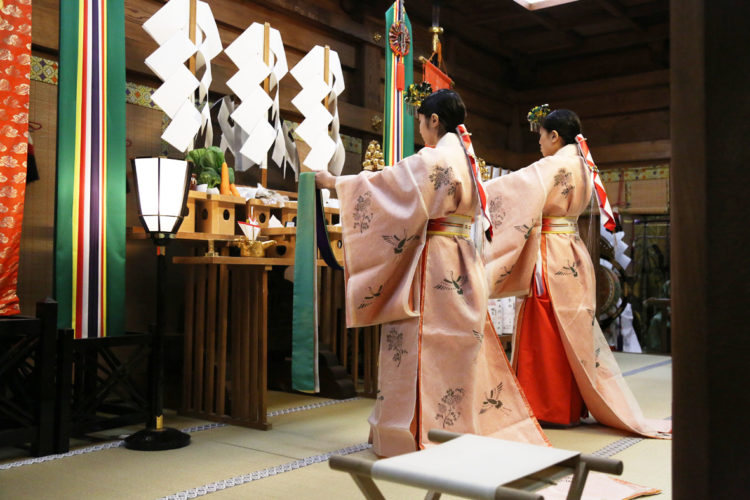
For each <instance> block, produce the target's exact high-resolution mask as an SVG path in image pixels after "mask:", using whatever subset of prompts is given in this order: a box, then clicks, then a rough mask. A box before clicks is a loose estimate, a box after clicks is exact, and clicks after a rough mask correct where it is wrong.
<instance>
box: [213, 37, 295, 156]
mask: <svg viewBox="0 0 750 500" xmlns="http://www.w3.org/2000/svg"><path fill="white" fill-rule="evenodd" d="M263 30H264V27H263V25H262V24H260V23H253V24H252V25H250V26H249V27H248V28H247V29H246V30H245V31H244V32H243V33H242V34H241V35H240V36H238V37H237V39H235V41H234V42H232V43H231V44H230V45H229V47H227V48H226V50H225V53H226V54H227V56H229V58H230V59H231V60H232V62H233V63H234V64H235V65H236V66H237V68H238V71H237V73H235V74H234V76H232V78H230V79H229V80H228V81H227V86H228V87H229V88H230V89H232V91H233V92H234V93H235V95H236V96H237V97H239V98H240V100H241V101H242V103H241V104H240V105H239V106H237V107H236V109H234V110H233V111H232V112H231V117H232V119H233V120H234V122H235V124H236V125H235V126H239V127H240V128H241V129H242V131H243V132H244V134H246V138H243V142H242V146H241V147H240V148H239V151H238V152H239V154H240V155H241V156H243V157H245V158H247V159H248V160H250V162H252V163H250V164H248V163H246V162H243V163H242V167H244V168H245V169H246V168H248V167H249V166H250V165H252V164H258V165H261V168H267V164H266V163H267V156H268V151H269V149H270V148H271V147H272V146H273V153H272V159H273V161H274V163H276V164H277V165H278V166H279V167H284V169H285V170H286V168H285V166H286V165H287V164H290V165H294V163H293V162H291V161H285V159H287V157H288V152H287V147H286V143H285V140H284V130H283V126H282V124H281V120H280V119H279V87H278V83H279V80H281V79H282V78H283V77H284V75H286V74H287V71H288V66H287V62H286V54H285V53H284V44H283V43H282V41H281V33H279V30H276V29H273V28H271V29H270V30H269V40H268V45H269V47H268V48H269V56H270V57H269V63H270V65H267V64H266V63H265V62H264V61H263V50H264V47H263ZM266 78H268V79H269V92H270V94H271V96H273V97H271V96H269V95H268V94H266V92H265V91H264V90H263V88H262V85H263V81H264V80H265V79H266ZM269 110H270V111H271V114H272V117H271V120H270V121H269V118H268V112H269ZM227 125H228V123H227ZM222 128H223V127H222ZM236 137H237V134H236V133H235V134H234V138H235V139H228V140H227V141H226V142H225V143H224V144H226V145H230V143H233V142H234V141H235V140H236ZM231 146H232V148H235V149H233V150H232V152H233V153H234V154H235V158H237V157H238V155H237V154H236V153H237V151H236V144H231ZM240 170H242V168H240Z"/></svg>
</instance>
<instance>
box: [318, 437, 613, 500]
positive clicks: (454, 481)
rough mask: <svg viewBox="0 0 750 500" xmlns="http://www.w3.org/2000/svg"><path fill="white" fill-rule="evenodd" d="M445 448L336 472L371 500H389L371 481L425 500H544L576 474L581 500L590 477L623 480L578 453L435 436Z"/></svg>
mask: <svg viewBox="0 0 750 500" xmlns="http://www.w3.org/2000/svg"><path fill="white" fill-rule="evenodd" d="M428 437H429V439H430V440H431V441H434V442H437V443H442V444H440V445H438V446H434V447H431V448H428V449H426V450H421V451H415V452H413V453H407V454H405V455H399V456H397V457H392V458H385V459H382V460H376V461H371V460H364V459H361V458H356V457H343V456H333V457H331V459H330V462H329V463H330V466H331V468H332V469H335V470H340V471H344V472H348V473H349V474H351V476H352V478H353V479H354V481H355V482H356V483H357V486H359V489H360V490H362V493H363V494H364V495H365V498H367V499H369V500H385V497H384V496H383V494H382V493H381V492H380V490H379V489H378V487H377V486H376V485H375V483H374V482H373V479H380V480H383V481H392V482H395V483H400V484H405V485H408V486H415V487H420V488H425V489H426V490H428V492H427V496H426V497H425V499H426V500H437V499H438V498H440V495H441V494H442V493H447V494H451V495H456V496H459V497H464V498H478V499H486V500H491V499H505V500H531V499H543V498H544V497H542V496H541V495H539V494H537V493H534V491H536V490H538V489H540V488H543V487H545V486H549V485H550V484H554V483H555V481H556V480H558V479H560V478H562V477H564V476H567V475H569V474H570V473H573V479H572V481H571V484H570V490H569V491H568V497H567V498H568V499H569V500H578V499H580V498H581V493H582V492H583V487H584V485H585V483H586V478H587V476H588V472H589V471H590V470H591V471H598V472H605V473H609V474H616V475H620V474H622V468H623V465H622V461H620V460H613V459H610V458H602V457H597V456H594V455H586V454H582V453H580V452H577V451H570V450H562V449H559V448H549V447H545V446H536V445H531V444H525V443H516V442H514V441H505V440H502V439H495V438H490V437H484V436H476V435H473V434H457V433H453V432H446V431H442V430H431V431H430V432H429V434H428Z"/></svg>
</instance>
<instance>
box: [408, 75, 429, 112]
mask: <svg viewBox="0 0 750 500" xmlns="http://www.w3.org/2000/svg"><path fill="white" fill-rule="evenodd" d="M430 94H432V85H430V82H422V83H412V84H411V85H409V88H408V89H406V91H405V92H404V102H405V103H406V104H408V105H409V106H408V107H407V110H408V111H409V113H410V114H412V115H415V114H417V110H418V109H419V107H420V106H421V105H422V101H424V100H425V99H427V97H429V95H430Z"/></svg>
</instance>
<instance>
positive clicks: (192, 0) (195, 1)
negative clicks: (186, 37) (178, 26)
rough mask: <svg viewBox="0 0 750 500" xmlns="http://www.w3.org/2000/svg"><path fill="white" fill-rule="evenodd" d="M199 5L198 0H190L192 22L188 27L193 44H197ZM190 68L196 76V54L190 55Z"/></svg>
mask: <svg viewBox="0 0 750 500" xmlns="http://www.w3.org/2000/svg"><path fill="white" fill-rule="evenodd" d="M197 6H198V0H190V22H189V24H188V29H189V30H190V32H189V34H190V41H191V42H193V44H195V19H196V8H197ZM188 68H189V69H190V72H191V73H192V74H193V76H195V54H193V55H192V56H190V61H189V62H188Z"/></svg>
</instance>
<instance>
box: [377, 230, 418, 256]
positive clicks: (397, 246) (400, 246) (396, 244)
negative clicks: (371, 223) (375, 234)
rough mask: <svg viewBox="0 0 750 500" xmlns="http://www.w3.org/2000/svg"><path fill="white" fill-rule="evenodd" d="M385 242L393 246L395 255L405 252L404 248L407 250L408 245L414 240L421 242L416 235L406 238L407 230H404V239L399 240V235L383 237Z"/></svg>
mask: <svg viewBox="0 0 750 500" xmlns="http://www.w3.org/2000/svg"><path fill="white" fill-rule="evenodd" d="M382 238H383V240H385V242H386V243H388V244H389V245H391V246H393V253H401V252H403V251H404V248H406V244H407V243H409V242H410V241H412V240H419V235H418V234H414V235H412V236H409V237H408V238H407V237H406V229H404V237H403V238H399V237H398V235H395V234H394V235H383V236H382Z"/></svg>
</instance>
